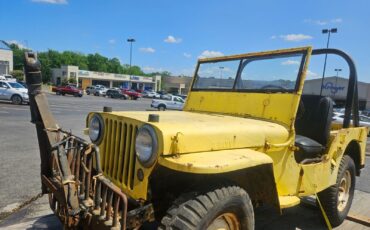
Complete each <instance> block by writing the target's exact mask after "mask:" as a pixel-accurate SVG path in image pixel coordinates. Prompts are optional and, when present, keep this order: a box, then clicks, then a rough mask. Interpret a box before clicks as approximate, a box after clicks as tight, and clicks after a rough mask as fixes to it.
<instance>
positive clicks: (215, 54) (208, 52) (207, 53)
mask: <svg viewBox="0 0 370 230" xmlns="http://www.w3.org/2000/svg"><path fill="white" fill-rule="evenodd" d="M219 56H224V54H223V53H222V52H220V51H213V50H205V51H203V52H202V53H201V55H199V56H198V58H210V57H219Z"/></svg>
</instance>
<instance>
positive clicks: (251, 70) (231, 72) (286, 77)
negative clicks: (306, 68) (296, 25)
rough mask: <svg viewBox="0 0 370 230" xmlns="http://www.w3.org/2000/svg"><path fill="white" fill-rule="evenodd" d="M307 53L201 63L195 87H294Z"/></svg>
mask: <svg viewBox="0 0 370 230" xmlns="http://www.w3.org/2000/svg"><path fill="white" fill-rule="evenodd" d="M304 56H305V55H304V54H303V53H301V52H299V53H292V54H278V55H269V56H260V57H250V58H240V59H236V60H231V61H230V60H224V61H222V60H221V61H216V62H204V63H202V62H201V63H200V64H199V67H198V71H197V74H196V79H195V81H194V85H193V89H205V90H207V89H208V90H210V89H211V90H217V89H222V90H236V91H293V90H296V86H297V84H296V82H297V79H298V76H299V75H300V70H301V68H302V65H303V59H304Z"/></svg>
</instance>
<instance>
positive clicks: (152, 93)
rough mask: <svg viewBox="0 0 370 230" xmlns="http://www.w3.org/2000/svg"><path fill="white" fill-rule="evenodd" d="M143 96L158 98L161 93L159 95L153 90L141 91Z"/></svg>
mask: <svg viewBox="0 0 370 230" xmlns="http://www.w3.org/2000/svg"><path fill="white" fill-rule="evenodd" d="M143 97H146V98H160V97H161V95H159V94H158V93H156V92H154V91H144V92H143Z"/></svg>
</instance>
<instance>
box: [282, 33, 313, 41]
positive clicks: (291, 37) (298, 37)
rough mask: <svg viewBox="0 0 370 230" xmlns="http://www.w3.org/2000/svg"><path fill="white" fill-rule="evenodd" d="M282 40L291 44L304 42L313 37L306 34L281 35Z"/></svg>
mask: <svg viewBox="0 0 370 230" xmlns="http://www.w3.org/2000/svg"><path fill="white" fill-rule="evenodd" d="M280 38H282V39H284V40H285V41H289V42H299V41H304V40H310V39H312V38H313V37H312V36H310V35H306V34H286V35H280Z"/></svg>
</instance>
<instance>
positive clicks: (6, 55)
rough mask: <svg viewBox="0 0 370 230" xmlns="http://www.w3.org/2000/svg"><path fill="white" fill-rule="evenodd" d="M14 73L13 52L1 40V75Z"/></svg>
mask: <svg viewBox="0 0 370 230" xmlns="http://www.w3.org/2000/svg"><path fill="white" fill-rule="evenodd" d="M12 71H13V51H12V50H11V49H10V48H9V46H8V45H7V44H6V43H5V42H4V41H1V40H0V75H8V74H10V73H11V72H12Z"/></svg>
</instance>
